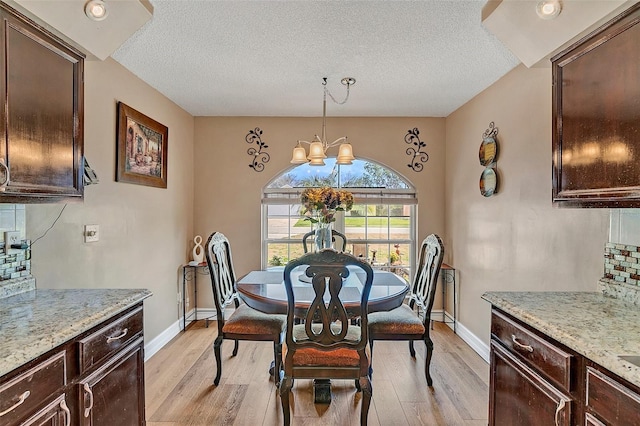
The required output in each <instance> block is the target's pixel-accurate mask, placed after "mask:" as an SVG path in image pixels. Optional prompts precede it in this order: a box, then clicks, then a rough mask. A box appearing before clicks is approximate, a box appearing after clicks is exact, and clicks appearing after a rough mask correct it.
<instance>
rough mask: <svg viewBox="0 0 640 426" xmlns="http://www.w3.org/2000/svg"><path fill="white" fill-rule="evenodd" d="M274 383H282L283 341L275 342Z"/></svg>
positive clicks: (277, 384)
mask: <svg viewBox="0 0 640 426" xmlns="http://www.w3.org/2000/svg"><path fill="white" fill-rule="evenodd" d="M273 361H274V364H273V383H275V385H276V386H279V385H280V368H281V366H282V343H280V342H273Z"/></svg>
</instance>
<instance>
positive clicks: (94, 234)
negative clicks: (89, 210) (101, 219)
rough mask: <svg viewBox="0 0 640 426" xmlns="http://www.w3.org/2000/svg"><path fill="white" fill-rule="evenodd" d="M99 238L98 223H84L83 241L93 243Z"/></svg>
mask: <svg viewBox="0 0 640 426" xmlns="http://www.w3.org/2000/svg"><path fill="white" fill-rule="evenodd" d="M99 240H100V226H99V225H85V226H84V242H85V243H95V242H96V241H99Z"/></svg>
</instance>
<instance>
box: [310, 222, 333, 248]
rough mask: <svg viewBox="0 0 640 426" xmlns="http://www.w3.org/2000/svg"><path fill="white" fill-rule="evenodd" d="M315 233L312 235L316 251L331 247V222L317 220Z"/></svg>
mask: <svg viewBox="0 0 640 426" xmlns="http://www.w3.org/2000/svg"><path fill="white" fill-rule="evenodd" d="M315 228H316V233H315V235H314V241H315V243H316V251H320V250H322V249H325V248H333V244H332V243H333V241H332V240H333V235H331V228H332V226H331V223H322V222H318V223H316V225H315Z"/></svg>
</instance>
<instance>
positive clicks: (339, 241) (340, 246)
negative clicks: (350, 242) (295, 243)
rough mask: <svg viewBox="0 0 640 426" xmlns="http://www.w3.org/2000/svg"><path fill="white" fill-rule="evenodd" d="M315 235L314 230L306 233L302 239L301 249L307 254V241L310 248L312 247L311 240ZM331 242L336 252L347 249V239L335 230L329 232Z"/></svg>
mask: <svg viewBox="0 0 640 426" xmlns="http://www.w3.org/2000/svg"><path fill="white" fill-rule="evenodd" d="M315 235H316V230H315V229H314V230H313V231H310V232H307V233H306V234H304V236H303V237H302V247H303V249H304V252H305V253H309V247H308V245H309V243H307V239H309V240H310V241H311V246H312V247H313V238H314V236H315ZM331 241H332V243H333V247H334V248H335V249H336V250H337V251H345V250H346V249H347V237H346V236H345V235H344V234H343V233H341V232H338V231H336V230H335V229H332V230H331Z"/></svg>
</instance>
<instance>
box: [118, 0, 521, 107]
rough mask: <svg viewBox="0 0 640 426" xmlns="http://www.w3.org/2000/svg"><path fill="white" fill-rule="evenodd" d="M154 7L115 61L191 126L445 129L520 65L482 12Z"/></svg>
mask: <svg viewBox="0 0 640 426" xmlns="http://www.w3.org/2000/svg"><path fill="white" fill-rule="evenodd" d="M152 3H153V6H154V14H153V18H152V19H151V21H149V22H148V23H147V24H146V25H145V26H143V27H142V28H141V29H140V30H139V31H137V32H136V33H135V34H134V35H133V36H132V37H131V38H130V39H129V40H127V41H126V42H125V43H124V44H123V45H122V46H121V47H120V48H119V49H118V50H117V51H116V52H115V53H114V54H113V55H112V56H113V58H114V59H115V60H116V61H118V62H120V63H121V64H122V65H124V66H125V67H126V68H127V69H129V70H130V71H132V72H133V73H134V74H136V75H137V76H138V77H140V78H141V79H142V80H144V81H146V82H147V83H148V84H150V85H151V86H153V87H154V88H156V89H157V90H159V91H160V92H162V93H163V94H164V95H166V96H167V97H168V98H170V99H172V100H173V101H174V102H175V103H176V104H178V105H180V106H181V107H182V108H184V109H185V110H186V111H188V112H189V113H191V114H192V115H194V116H319V115H321V114H322V94H323V91H322V78H323V77H328V85H327V87H328V88H329V90H330V91H331V93H332V94H333V95H334V97H335V98H336V100H338V101H341V100H343V99H344V95H345V93H346V90H345V87H344V86H342V85H341V84H340V79H341V78H342V77H354V78H356V80H357V82H356V84H355V85H354V86H352V88H351V94H350V98H349V101H348V102H347V103H346V104H344V105H337V104H335V103H333V102H331V101H330V100H328V101H327V115H328V116H429V117H445V116H447V115H449V114H450V113H451V112H453V111H454V110H455V109H457V108H458V107H460V106H461V105H463V104H464V103H465V102H467V101H468V100H470V99H471V98H473V97H474V96H475V95H476V94H478V93H479V92H481V91H482V90H484V89H485V88H486V87H488V86H490V85H491V84H492V83H493V82H495V81H496V80H498V79H499V78H500V77H502V76H503V75H504V74H506V73H507V72H508V71H510V70H511V69H512V68H514V67H515V66H517V65H518V64H519V61H518V59H517V58H516V57H515V56H513V55H512V54H511V53H510V52H509V50H508V49H507V48H506V47H504V45H502V44H501V43H500V42H499V41H498V40H497V39H496V38H495V37H494V36H493V35H492V34H491V33H489V32H488V31H487V30H486V29H485V28H484V27H483V26H482V24H481V9H482V7H483V5H484V4H485V1H474V0H443V1H433V0H425V1H410V2H405V1H349V2H346V1H329V2H326V1H277V2H275V1H206V0H200V1H195V0H181V1H178V0H152Z"/></svg>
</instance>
